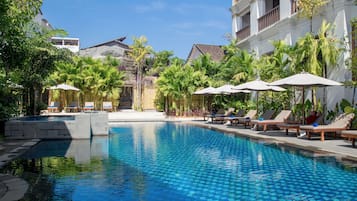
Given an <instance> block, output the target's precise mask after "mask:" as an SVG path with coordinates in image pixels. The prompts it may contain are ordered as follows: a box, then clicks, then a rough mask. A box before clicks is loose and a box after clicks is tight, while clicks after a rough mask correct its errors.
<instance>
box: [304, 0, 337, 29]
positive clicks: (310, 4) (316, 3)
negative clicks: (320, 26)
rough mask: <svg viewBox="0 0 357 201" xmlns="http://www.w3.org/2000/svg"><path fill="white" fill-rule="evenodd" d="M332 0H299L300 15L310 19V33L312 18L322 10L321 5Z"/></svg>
mask: <svg viewBox="0 0 357 201" xmlns="http://www.w3.org/2000/svg"><path fill="white" fill-rule="evenodd" d="M329 1H330V0H299V1H298V9H299V12H298V15H299V16H301V17H305V18H307V19H308V20H309V21H310V33H312V30H313V29H312V28H313V27H312V19H313V17H314V16H315V15H317V14H318V13H319V12H320V11H321V7H322V6H324V5H326V4H327V3H328V2H329Z"/></svg>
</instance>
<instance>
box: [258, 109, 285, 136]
mask: <svg viewBox="0 0 357 201" xmlns="http://www.w3.org/2000/svg"><path fill="white" fill-rule="evenodd" d="M290 115H291V110H282V111H281V112H280V113H279V114H278V115H276V117H275V118H274V119H267V120H263V119H261V120H260V119H257V120H252V122H251V124H252V126H253V127H254V126H256V127H257V130H258V127H259V126H263V131H264V132H265V131H266V130H267V128H268V126H272V125H278V124H282V123H284V122H285V121H286V120H287V119H288V118H289V116H290Z"/></svg>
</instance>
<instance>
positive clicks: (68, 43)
mask: <svg viewBox="0 0 357 201" xmlns="http://www.w3.org/2000/svg"><path fill="white" fill-rule="evenodd" d="M51 43H52V44H53V45H54V46H55V47H57V48H66V49H69V50H70V51H71V52H73V53H78V52H79V38H68V37H52V38H51Z"/></svg>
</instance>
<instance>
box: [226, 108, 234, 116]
mask: <svg viewBox="0 0 357 201" xmlns="http://www.w3.org/2000/svg"><path fill="white" fill-rule="evenodd" d="M234 110H235V109H234V108H228V110H227V111H226V112H225V113H224V116H230V115H231V114H232V113H233V112H234Z"/></svg>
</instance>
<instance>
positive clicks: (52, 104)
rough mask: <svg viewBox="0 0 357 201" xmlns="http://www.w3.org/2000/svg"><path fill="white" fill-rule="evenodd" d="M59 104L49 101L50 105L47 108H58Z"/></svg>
mask: <svg viewBox="0 0 357 201" xmlns="http://www.w3.org/2000/svg"><path fill="white" fill-rule="evenodd" d="M59 105H60V104H59V102H55V101H51V103H50V105H49V106H48V107H59Z"/></svg>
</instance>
